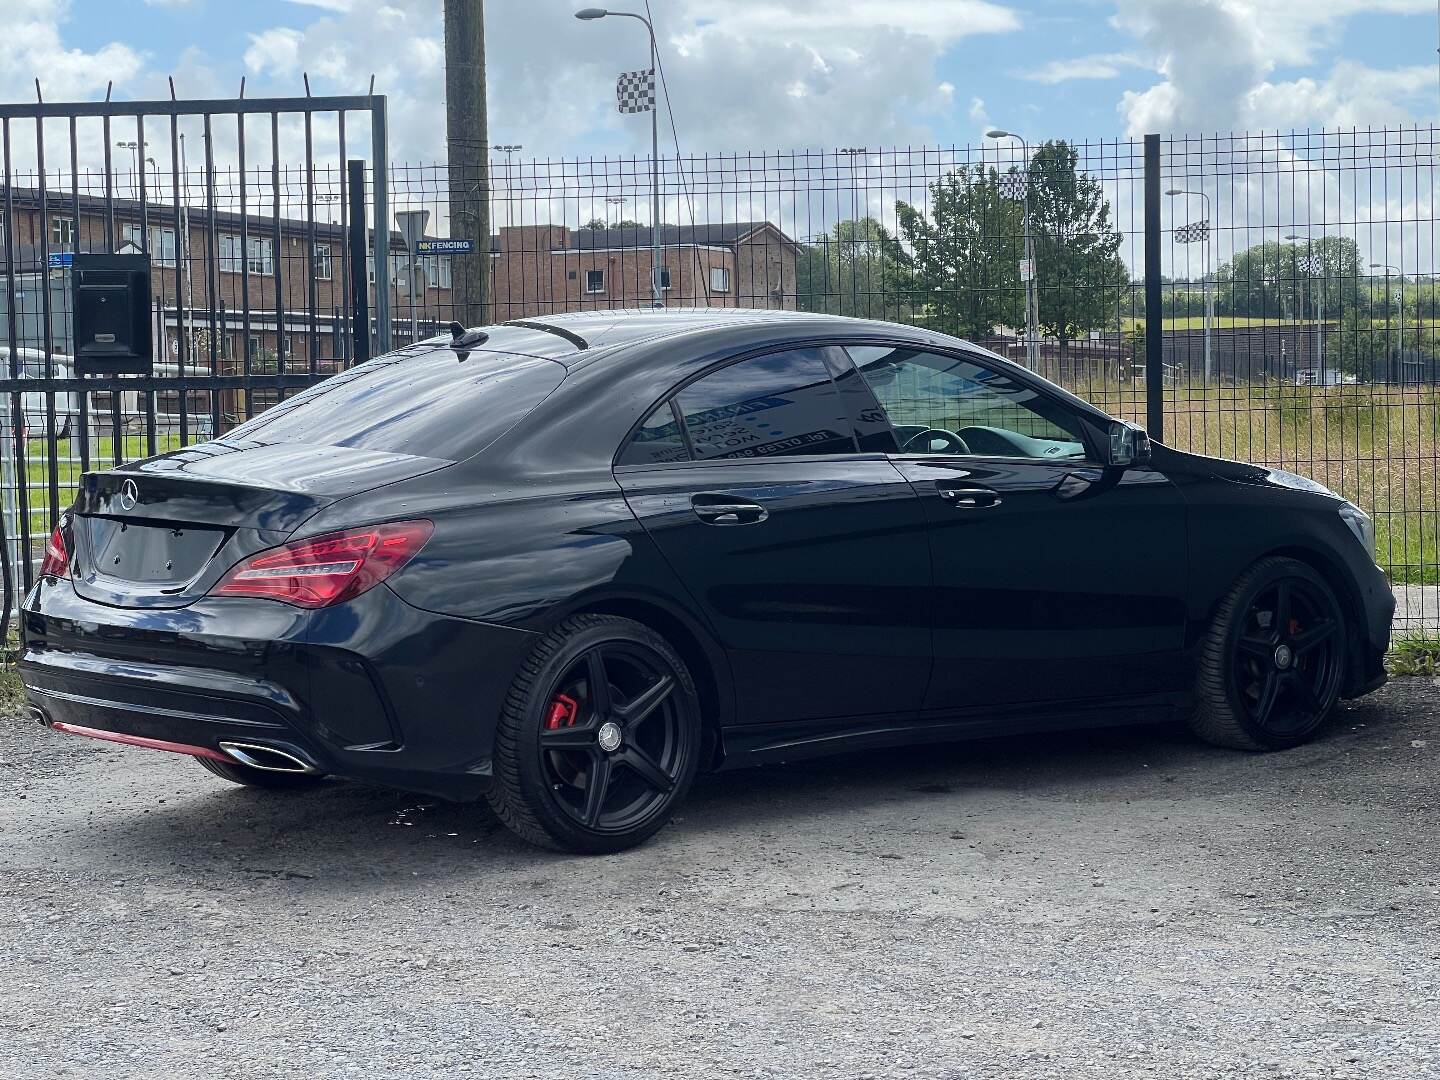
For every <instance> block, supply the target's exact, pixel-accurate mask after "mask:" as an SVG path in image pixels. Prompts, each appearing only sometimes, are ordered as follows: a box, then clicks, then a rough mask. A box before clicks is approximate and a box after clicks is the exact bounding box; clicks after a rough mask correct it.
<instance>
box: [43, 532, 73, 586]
mask: <svg viewBox="0 0 1440 1080" xmlns="http://www.w3.org/2000/svg"><path fill="white" fill-rule="evenodd" d="M69 572H70V553H69V552H68V551H66V550H65V537H64V536H63V535H61V532H60V526H59V525H56V526H55V531H54V532H52V533H51V534H50V539H49V540H47V541H45V558H44V559H42V560H41V562H40V576H41V577H54V578H60V577H64V576H65V575H66V574H67V573H69Z"/></svg>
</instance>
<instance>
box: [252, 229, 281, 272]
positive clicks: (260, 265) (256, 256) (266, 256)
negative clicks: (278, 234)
mask: <svg viewBox="0 0 1440 1080" xmlns="http://www.w3.org/2000/svg"><path fill="white" fill-rule="evenodd" d="M245 269H247V270H249V271H250V273H252V274H273V273H274V272H275V249H274V246H273V245H272V244H271V242H270V237H268V236H252V237H250V251H249V252H248V253H247V255H246V258H245Z"/></svg>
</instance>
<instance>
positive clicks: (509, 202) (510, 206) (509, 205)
mask: <svg viewBox="0 0 1440 1080" xmlns="http://www.w3.org/2000/svg"><path fill="white" fill-rule="evenodd" d="M490 149H491V150H494V151H495V152H496V153H498V154H504V155H505V227H506V228H507V229H509V228H513V227H514V225H515V218H514V214H515V203H514V199H515V180H514V178H513V177H512V176H511V174H510V165H511V162H512V161H514V158H515V155H516V154H517V153H519V152H520V151H521V150H524V149H525V147H523V146H521V145H520V144H519V143H497V144H495V145H494V146H492V147H490Z"/></svg>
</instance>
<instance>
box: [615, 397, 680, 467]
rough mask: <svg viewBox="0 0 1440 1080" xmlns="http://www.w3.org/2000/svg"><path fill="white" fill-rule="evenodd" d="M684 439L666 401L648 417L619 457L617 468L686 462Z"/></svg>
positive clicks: (668, 402)
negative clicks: (621, 466) (619, 466)
mask: <svg viewBox="0 0 1440 1080" xmlns="http://www.w3.org/2000/svg"><path fill="white" fill-rule="evenodd" d="M689 460H690V451H689V450H687V449H686V448H685V437H684V436H683V435H682V434H681V433H680V425H679V424H678V423H677V422H676V420H675V414H674V412H672V411H671V408H670V399H669V398H666V399H665V400H664V401H662V402H661V403H660V404H659V405H658V406H656V407H655V411H654V412H652V413H651V414H650V415H649V416H647V417H646V418H645V420H644V422H643V423H642V424H641V425H640V428H639V430H637V431H636V432H635V434H634V435H633V436H632V437H631V439H630V445H629V446H627V447H625V452H624V453H623V454H621V455H620V460H619V461H618V462H616V464H618V465H663V464H665V463H666V462H669V461H689Z"/></svg>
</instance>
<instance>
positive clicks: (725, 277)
mask: <svg viewBox="0 0 1440 1080" xmlns="http://www.w3.org/2000/svg"><path fill="white" fill-rule="evenodd" d="M710 291H711V292H720V293H728V292H729V291H730V271H729V270H727V269H726V268H725V267H723V266H712V267H711V268H710Z"/></svg>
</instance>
